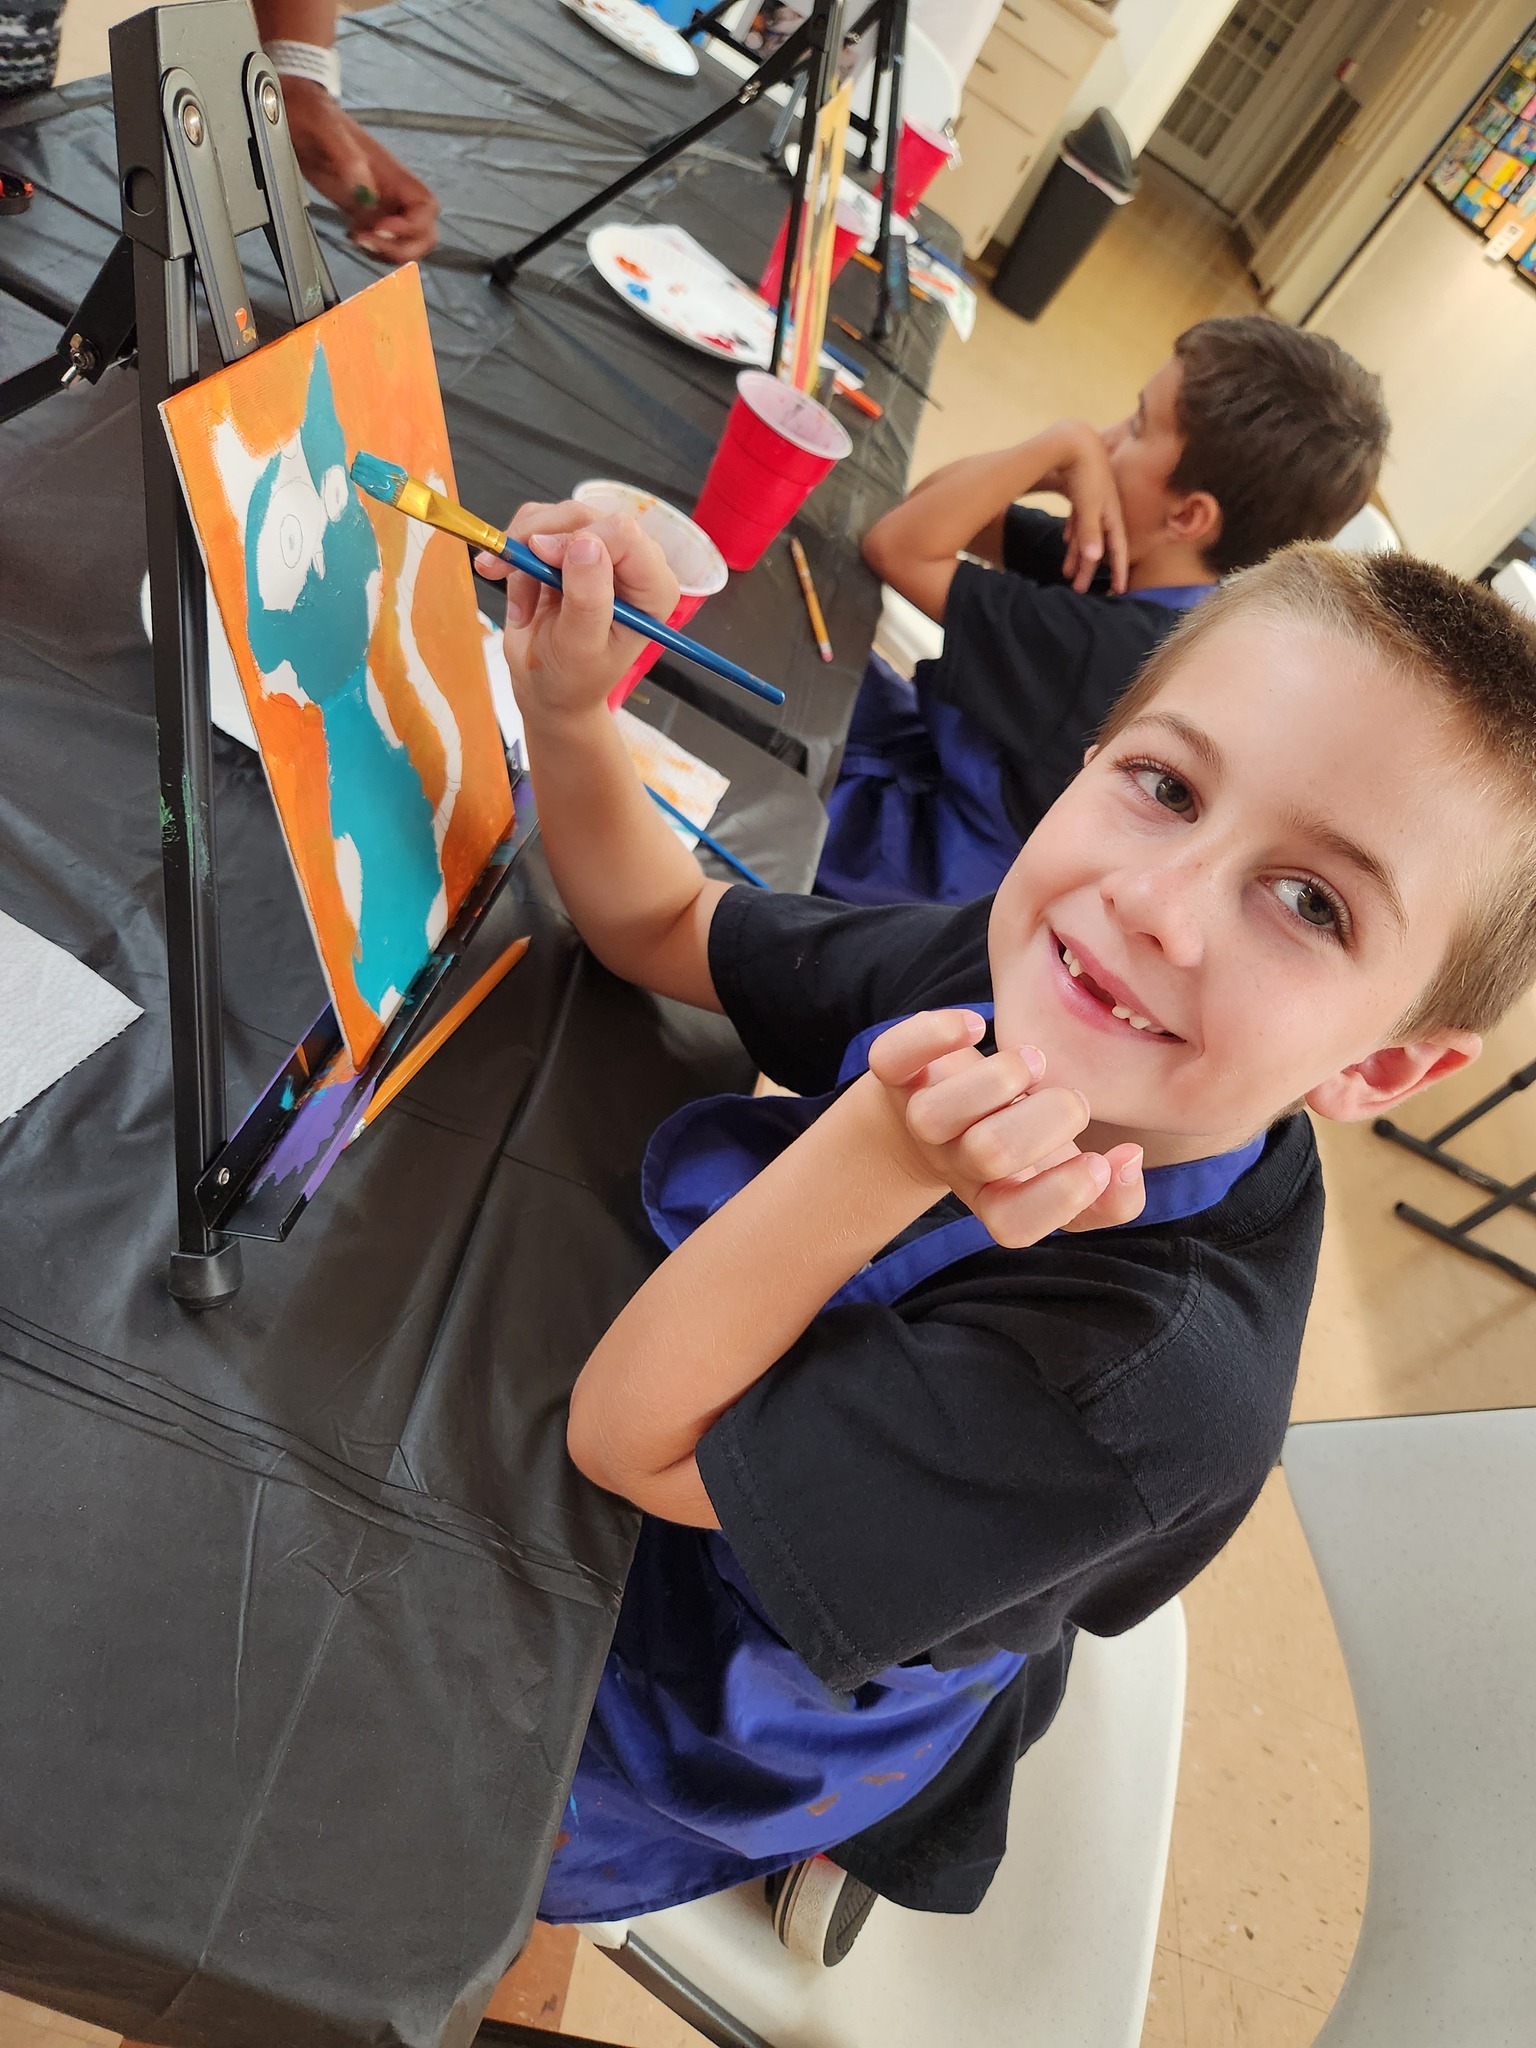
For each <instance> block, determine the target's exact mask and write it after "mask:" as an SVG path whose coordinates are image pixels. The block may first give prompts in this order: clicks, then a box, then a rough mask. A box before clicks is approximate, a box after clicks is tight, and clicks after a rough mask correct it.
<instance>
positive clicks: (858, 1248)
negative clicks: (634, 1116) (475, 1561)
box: [569, 1076, 943, 1526]
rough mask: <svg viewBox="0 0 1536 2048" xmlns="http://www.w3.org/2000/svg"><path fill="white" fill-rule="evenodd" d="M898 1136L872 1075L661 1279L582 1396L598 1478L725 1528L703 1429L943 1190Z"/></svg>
mask: <svg viewBox="0 0 1536 2048" xmlns="http://www.w3.org/2000/svg"><path fill="white" fill-rule="evenodd" d="M889 1132H890V1109H889V1106H888V1102H887V1100H886V1097H885V1094H884V1091H883V1090H882V1089H881V1088H880V1085H879V1083H878V1082H876V1081H874V1080H873V1079H871V1078H870V1077H868V1076H866V1077H864V1079H862V1080H860V1081H857V1082H855V1083H854V1085H853V1086H852V1087H851V1088H850V1089H848V1090H847V1092H846V1093H845V1094H844V1095H843V1096H842V1097H841V1098H840V1099H839V1100H838V1101H837V1102H835V1103H833V1104H832V1105H831V1107H830V1108H828V1109H827V1110H826V1111H825V1112H824V1113H823V1115H822V1116H820V1117H819V1118H818V1119H817V1120H816V1122H815V1123H814V1124H813V1125H812V1126H811V1128H810V1129H809V1130H808V1131H806V1132H805V1133H804V1134H803V1135H802V1136H801V1137H799V1138H798V1139H796V1141H795V1142H794V1144H792V1145H791V1146H789V1147H788V1149H787V1150H786V1151H784V1152H782V1153H781V1154H780V1155H779V1157H778V1158H777V1159H775V1160H774V1161H773V1162H772V1164H771V1165H769V1166H767V1167H766V1168H764V1170H763V1171H762V1172H761V1173H759V1174H758V1175H757V1176H756V1178H755V1179H754V1180H752V1181H750V1182H749V1183H748V1185H747V1186H746V1187H745V1188H743V1189H742V1190H741V1192H740V1193H739V1194H737V1195H735V1196H733V1197H732V1199H731V1200H730V1201H729V1202H727V1203H726V1204H725V1206H724V1207H723V1208H721V1209H719V1210H717V1211H716V1213H715V1214H714V1215H713V1216H711V1217H710V1218H709V1219H708V1221H707V1222H705V1223H703V1224H701V1225H700V1227H699V1228H698V1229H697V1230H696V1231H695V1232H694V1233H693V1235H692V1236H691V1237H689V1238H688V1239H687V1241H686V1242H685V1243H684V1244H682V1245H681V1246H679V1248H678V1249H677V1250H676V1251H675V1252H673V1253H672V1255H671V1256H670V1257H669V1258H668V1259H667V1260H666V1261H665V1263H664V1264H663V1265H662V1266H661V1267H660V1268H659V1269H658V1270H657V1271H656V1272H655V1273H654V1274H653V1275H652V1276H651V1278H650V1279H649V1280H648V1281H647V1282H646V1284H645V1286H644V1287H642V1288H641V1290H640V1292H639V1293H638V1294H637V1295H636V1296H635V1297H634V1299H633V1300H632V1301H631V1302H630V1303H629V1305H628V1307H626V1308H625V1309H624V1310H623V1312H622V1313H621V1314H620V1316H619V1317H618V1319H617V1321H616V1322H614V1323H613V1324H612V1326H611V1327H610V1328H609V1330H608V1332H607V1334H606V1335H605V1336H604V1337H603V1339H602V1341H601V1343H600V1344H599V1345H598V1346H597V1349H596V1350H595V1351H594V1352H593V1353H592V1356H591V1357H590V1358H589V1359H588V1361H587V1364H586V1366H585V1368H584V1369H583V1371H582V1374H581V1377H580V1379H579V1380H578V1381H577V1383H576V1389H575V1392H574V1394H573V1395H572V1398H571V1421H570V1436H569V1441H570V1448H571V1455H572V1457H573V1458H574V1459H575V1461H576V1463H577V1464H578V1465H579V1466H580V1467H581V1468H582V1470H583V1471H584V1472H586V1473H587V1474H588V1476H589V1477H590V1478H592V1479H595V1480H596V1481H597V1482H598V1484H599V1485H601V1486H605V1487H607V1488H608V1489H609V1491H610V1492H613V1493H620V1494H623V1495H624V1496H625V1497H626V1498H628V1499H629V1500H632V1501H633V1502H634V1503H635V1505H636V1506H637V1507H641V1508H644V1509H645V1510H646V1511H647V1512H648V1513H651V1514H658V1515H662V1516H664V1517H665V1518H666V1519H668V1520H670V1521H679V1522H690V1523H695V1524H699V1525H703V1526H712V1525H713V1524H714V1522H715V1519H716V1518H715V1515H714V1511H713V1509H712V1508H711V1506H710V1503H709V1497H708V1495H707V1494H706V1492H705V1490H704V1486H703V1482H702V1480H701V1479H700V1477H699V1472H698V1466H697V1463H696V1461H695V1456H694V1453H695V1450H696V1447H697V1445H698V1442H699V1439H700V1438H701V1437H702V1436H703V1435H704V1434H705V1432H706V1431H707V1430H708V1429H709V1427H710V1426H711V1424H712V1423H713V1422H715V1421H716V1419H717V1418H718V1417H719V1416H720V1415H721V1414H723V1413H724V1411H725V1410H726V1409H727V1408H729V1407H730V1406H731V1405H732V1404H733V1403H734V1402H735V1401H737V1400H738V1399H739V1398H740V1397H741V1395H742V1394H743V1393H744V1392H745V1391H746V1389H747V1388H748V1387H750V1386H751V1385H752V1384H753V1383H754V1382H755V1381H757V1380H759V1379H761V1378H762V1376H763V1374H764V1373H765V1372H767V1371H768V1370H769V1369H770V1367H772V1366H773V1365H774V1364H776V1363H777V1361H778V1360H779V1359H781V1358H782V1357H783V1356H784V1354H785V1352H786V1351H788V1350H789V1349H790V1347H791V1346H792V1345H793V1344H794V1343H795V1342H796V1340H797V1339H798V1338H799V1337H800V1336H802V1335H803V1334H804V1332H805V1330H806V1329H807V1327H808V1326H809V1325H810V1323H811V1321H812V1319H813V1318H814V1317H815V1316H816V1315H817V1314H819V1312H820V1311H821V1309H822V1308H823V1307H824V1306H825V1304H826V1303H827V1301H828V1300H829V1299H830V1298H831V1296H832V1295H834V1294H835V1293H836V1292H837V1290H838V1288H839V1287H841V1286H842V1285H843V1284H844V1282H845V1281H847V1280H850V1279H851V1278H852V1277H853V1275H854V1274H855V1273H857V1272H858V1271H859V1270H860V1269H861V1268H862V1267H863V1266H864V1265H866V1264H867V1263H868V1261H869V1260H870V1259H871V1258H873V1257H874V1255H875V1254H876V1253H877V1252H878V1251H880V1249H881V1248H882V1247H883V1246H884V1245H886V1244H887V1243H889V1241H890V1239H891V1238H892V1237H894V1236H895V1235H896V1234H897V1233H898V1232H899V1231H901V1230H904V1229H905V1228H906V1227H907V1225H908V1224H910V1223H913V1222H915V1221H916V1219H917V1218H918V1217H919V1216H921V1215H922V1214H923V1212H924V1210H925V1209H927V1208H928V1207H929V1206H930V1205H931V1204H932V1203H933V1202H934V1201H935V1200H937V1198H938V1196H939V1195H940V1194H941V1193H942V1192H943V1184H942V1183H941V1182H937V1181H935V1182H933V1183H931V1184H930V1183H928V1182H927V1181H922V1180H919V1179H917V1178H915V1177H914V1175H913V1172H912V1170H911V1168H910V1166H909V1165H906V1164H903V1163H902V1160H901V1157H900V1155H899V1153H898V1151H897V1148H896V1146H895V1144H894V1143H892V1142H891V1141H890V1136H889Z"/></svg>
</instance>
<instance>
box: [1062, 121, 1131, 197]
mask: <svg viewBox="0 0 1536 2048" xmlns="http://www.w3.org/2000/svg"><path fill="white" fill-rule="evenodd" d="M1061 153H1062V155H1063V156H1064V157H1066V158H1067V159H1068V161H1069V162H1070V163H1071V164H1072V167H1073V169H1074V170H1080V171H1084V172H1086V173H1087V175H1088V176H1089V177H1090V178H1092V179H1093V181H1094V182H1095V184H1102V185H1105V186H1107V187H1109V188H1110V190H1112V191H1114V192H1117V193H1124V195H1125V197H1126V198H1127V199H1129V198H1131V197H1132V195H1133V194H1134V193H1135V191H1136V188H1137V185H1138V183H1139V182H1140V181H1139V180H1138V178H1137V176H1136V163H1135V159H1134V157H1133V156H1132V154H1131V145H1130V144H1129V142H1127V141H1126V139H1125V130H1124V129H1123V128H1122V127H1121V126H1120V123H1119V122H1118V121H1117V120H1116V119H1115V117H1114V115H1113V114H1112V113H1111V112H1110V111H1109V109H1108V107H1098V108H1096V109H1095V110H1094V112H1093V113H1091V114H1090V115H1089V116H1088V118H1087V120H1086V121H1084V122H1083V124H1082V126H1081V127H1080V128H1074V129H1073V130H1072V132H1071V134H1070V135H1064V136H1063V137H1062V139H1061Z"/></svg>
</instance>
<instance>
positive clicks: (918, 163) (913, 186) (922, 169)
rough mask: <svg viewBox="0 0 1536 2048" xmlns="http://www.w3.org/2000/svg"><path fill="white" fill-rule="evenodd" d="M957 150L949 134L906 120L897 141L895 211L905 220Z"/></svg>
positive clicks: (892, 207)
mask: <svg viewBox="0 0 1536 2048" xmlns="http://www.w3.org/2000/svg"><path fill="white" fill-rule="evenodd" d="M954 154H955V145H954V144H953V142H951V141H950V139H949V137H948V136H947V135H935V134H934V133H933V131H932V130H931V129H928V128H916V127H914V126H913V125H912V123H911V122H910V121H903V122H902V124H901V134H900V136H899V137H898V139H897V143H896V184H895V188H894V190H893V192H892V194H891V209H892V211H893V212H895V213H899V214H900V215H901V217H902V219H903V220H906V219H908V218H909V217H910V215H911V212H912V209H913V207H914V206H916V204H917V202H918V201H919V199H921V198H922V196H923V194H924V193H925V192H926V191H927V190H928V187H929V186H930V185H931V184H932V183H933V181H934V179H935V178H936V177H937V176H938V175H939V173H940V171H942V170H943V168H944V166H945V165H946V164H947V163H948V162H949V161H950V159H951V158H952V157H953V156H954Z"/></svg>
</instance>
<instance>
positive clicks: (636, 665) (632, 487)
mask: <svg viewBox="0 0 1536 2048" xmlns="http://www.w3.org/2000/svg"><path fill="white" fill-rule="evenodd" d="M571 496H572V497H573V498H574V499H575V500H576V502H577V503H578V504H579V505H590V506H591V508H592V510H593V511H594V512H597V513H599V514H606V513H609V512H627V513H628V514H629V515H630V517H631V518H632V519H633V520H634V521H635V522H636V524H637V525H638V526H639V528H640V530H641V532H642V533H648V534H649V535H650V537H651V539H652V540H653V541H655V542H656V544H657V546H658V547H659V548H660V549H661V551H662V553H663V554H664V555H665V556H666V558H667V567H668V568H669V569H670V570H671V571H672V574H673V575H674V576H675V577H676V578H677V585H678V591H679V596H678V600H677V604H676V606H675V607H674V609H673V610H672V611H670V612H669V613H668V614H667V624H668V625H669V626H683V625H686V624H687V622H688V621H689V619H691V618H692V617H693V615H694V613H695V612H696V611H697V610H698V608H699V606H700V605H701V604H702V603H703V602H704V600H705V598H706V597H713V596H714V594H715V592H716V591H717V590H723V589H724V588H725V577H726V568H725V562H724V560H723V559H722V557H721V554H720V550H719V549H718V548H717V547H716V546H715V544H714V542H713V541H712V540H711V539H710V537H709V535H708V534H707V533H705V532H704V531H703V530H702V528H700V527H697V526H695V525H694V523H693V521H692V520H691V519H690V518H689V517H688V515H687V513H686V512H679V511H678V509H677V507H676V506H675V505H669V504H668V503H667V501H666V499H665V498H658V497H657V496H656V495H655V494H654V492H651V491H642V490H641V489H640V488H639V486H638V485H636V484H621V483H616V482H615V481H614V479H613V478H612V477H605V476H604V477H599V476H594V477H589V478H588V479H587V481H586V482H585V483H582V484H578V485H577V486H576V488H575V490H574V491H572V493H571ZM661 653H662V649H661V648H660V647H658V646H657V644H656V642H655V641H654V640H648V641H647V642H646V644H645V651H644V653H642V654H641V655H640V656H639V657H638V659H637V660H635V661H634V662H632V663H631V665H630V666H629V667H628V668H627V669H625V671H624V673H623V675H621V676H620V677H619V680H618V681H617V682H616V683H615V684H614V686H613V688H612V689H611V690H610V691H609V692H608V709H609V710H610V711H617V710H618V708H619V706H620V705H621V704H622V703H623V702H624V699H625V698H626V697H627V696H628V695H629V693H630V691H631V690H632V689H633V688H634V687H635V685H636V683H638V682H639V680H640V678H641V677H642V676H643V675H644V674H645V672H646V670H647V669H649V668H651V667H652V666H653V665H654V663H655V662H656V661H657V660H658V659H659V658H660V656H661Z"/></svg>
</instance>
